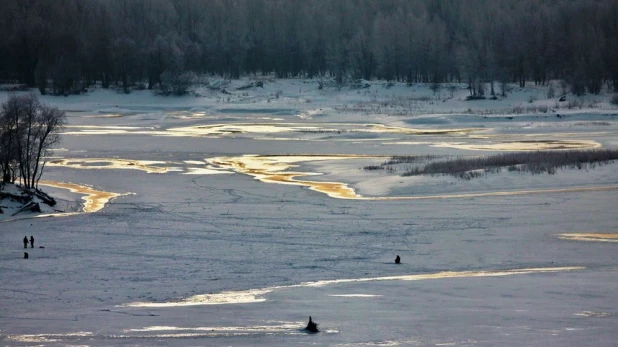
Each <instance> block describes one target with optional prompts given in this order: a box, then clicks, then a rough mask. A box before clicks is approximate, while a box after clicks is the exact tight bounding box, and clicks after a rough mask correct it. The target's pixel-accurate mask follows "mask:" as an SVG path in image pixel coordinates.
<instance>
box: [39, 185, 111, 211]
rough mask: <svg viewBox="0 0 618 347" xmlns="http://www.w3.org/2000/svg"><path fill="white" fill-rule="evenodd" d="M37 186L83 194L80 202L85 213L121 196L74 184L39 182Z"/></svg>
mask: <svg viewBox="0 0 618 347" xmlns="http://www.w3.org/2000/svg"><path fill="white" fill-rule="evenodd" d="M39 185H43V186H48V187H54V188H62V189H68V190H69V191H71V192H73V193H78V194H83V195H84V196H83V197H82V200H84V201H85V202H84V212H86V213H92V212H97V211H99V210H101V209H102V208H103V207H105V204H107V203H108V202H109V200H111V199H113V198H116V197H119V196H122V195H123V194H118V193H112V192H104V191H101V190H96V189H94V188H92V187H88V186H85V185H81V184H75V183H65V182H55V181H40V182H39Z"/></svg>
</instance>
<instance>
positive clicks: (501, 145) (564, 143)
mask: <svg viewBox="0 0 618 347" xmlns="http://www.w3.org/2000/svg"><path fill="white" fill-rule="evenodd" d="M432 146H433V147H442V148H457V149H466V150H475V151H542V150H570V149H594V148H601V147H603V146H602V145H601V144H600V143H598V142H596V141H592V140H538V141H535V140H531V141H499V142H493V143H456V142H438V143H435V144H433V145H432Z"/></svg>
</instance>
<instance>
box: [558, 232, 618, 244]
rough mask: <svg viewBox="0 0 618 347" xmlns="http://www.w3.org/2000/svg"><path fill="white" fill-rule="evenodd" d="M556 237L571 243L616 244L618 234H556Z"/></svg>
mask: <svg viewBox="0 0 618 347" xmlns="http://www.w3.org/2000/svg"><path fill="white" fill-rule="evenodd" d="M558 237H559V238H561V239H564V240H571V241H595V242H618V234H612V233H569V234H558Z"/></svg>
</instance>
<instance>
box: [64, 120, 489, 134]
mask: <svg viewBox="0 0 618 347" xmlns="http://www.w3.org/2000/svg"><path fill="white" fill-rule="evenodd" d="M66 128H67V130H66V131H65V132H63V134H64V135H151V136H180V137H196V136H210V137H212V136H225V135H231V134H232V135H233V134H276V133H303V132H304V133H312V132H315V133H333V134H334V133H337V134H342V133H343V134H345V133H377V134H382V133H388V134H402V135H466V134H470V133H475V132H480V131H486V130H487V129H485V128H454V129H416V128H407V127H397V126H387V125H383V124H372V123H369V124H355V123H283V122H282V123H221V124H208V125H194V126H187V127H176V128H169V129H166V130H157V129H155V128H152V127H127V126H96V125H73V126H67V127H66Z"/></svg>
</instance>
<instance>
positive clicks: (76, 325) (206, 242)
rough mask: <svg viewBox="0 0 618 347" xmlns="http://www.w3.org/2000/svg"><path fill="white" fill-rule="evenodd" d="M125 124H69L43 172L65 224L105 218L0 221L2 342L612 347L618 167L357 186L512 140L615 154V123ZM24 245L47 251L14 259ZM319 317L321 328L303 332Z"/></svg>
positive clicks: (342, 120)
mask: <svg viewBox="0 0 618 347" xmlns="http://www.w3.org/2000/svg"><path fill="white" fill-rule="evenodd" d="M127 110H128V111H127ZM129 111H131V110H130V107H129V106H125V113H124V114H122V115H121V116H117V115H115V114H114V113H111V112H108V111H106V112H69V113H68V116H69V125H70V127H68V128H67V134H65V135H64V136H63V143H62V149H61V150H58V151H55V152H54V158H53V159H52V161H51V162H50V165H49V166H48V167H47V169H46V172H45V175H44V179H45V181H46V182H43V184H44V187H43V188H44V190H45V191H47V192H49V193H51V194H52V195H54V196H56V197H58V198H60V199H63V200H64V201H66V203H65V205H63V206H66V207H67V211H66V212H76V210H77V209H76V207H77V204H78V203H77V202H79V201H81V204H82V209H83V208H86V210H89V211H96V212H93V213H78V214H73V215H70V216H65V217H57V218H54V217H47V218H25V219H17V220H13V221H5V222H2V223H0V230H1V232H0V344H2V345H10V346H20V345H24V346H26V345H49V346H56V345H57V346H65V345H80V346H82V345H88V346H108V345H143V346H153V345H176V346H185V345H204V346H210V345H231V346H246V345H268V346H292V345H334V346H498V345H500V346H584V345H594V346H613V345H615V341H617V340H618V331H617V330H616V329H615V328H616V326H618V316H617V314H618V309H617V307H618V258H617V255H618V253H617V252H616V247H617V246H618V244H617V243H616V242H615V241H616V240H617V239H616V233H617V226H618V219H617V218H616V212H615V207H616V205H617V203H618V199H617V195H616V194H617V191H616V188H617V185H618V174H617V173H616V172H617V171H616V168H617V166H616V165H615V164H612V165H606V166H603V167H600V168H598V169H595V170H590V171H586V172H584V171H578V170H575V172H564V173H559V174H557V175H535V176H533V175H525V174H511V173H503V174H501V175H498V176H499V177H496V178H489V177H488V178H479V179H477V180H474V181H461V180H457V179H454V178H446V177H433V178H424V179H420V178H415V177H400V176H399V175H397V174H391V175H389V174H387V173H375V172H368V171H366V170H362V167H363V166H365V165H369V164H379V163H380V162H383V161H385V158H387V157H390V156H392V155H428V154H432V155H478V154H483V153H490V152H491V151H493V150H495V149H496V148H491V147H487V145H489V144H494V145H495V144H496V143H504V142H505V141H506V142H508V144H509V146H515V147H517V146H531V144H536V145H538V146H540V147H545V146H551V145H552V144H551V143H550V141H549V140H556V139H558V140H561V141H570V142H569V144H570V145H572V146H574V147H577V148H594V147H601V146H611V145H613V144H614V142H613V141H614V139H615V135H616V130H617V129H618V126H614V125H612V126H602V127H601V128H602V129H596V128H591V127H590V126H587V127H581V128H577V127H569V128H568V129H566V130H568V131H566V130H565V128H555V129H554V128H551V129H548V127H539V128H534V127H530V128H526V127H524V126H523V125H527V124H529V123H531V122H534V121H535V120H532V121H531V120H529V119H526V120H522V121H521V122H520V123H516V124H520V125H521V127H519V128H518V127H513V122H512V121H511V122H509V123H508V124H509V127H506V126H504V125H503V124H502V123H501V122H502V121H505V120H497V121H493V122H489V121H487V122H489V123H483V122H484V120H482V119H481V118H480V117H479V119H470V117H461V118H460V119H462V120H459V119H458V118H457V117H456V116H452V117H446V118H445V117H442V116H441V117H437V118H435V119H433V120H434V121H435V124H432V121H431V120H429V121H428V120H424V121H423V122H424V123H422V124H421V128H423V129H425V131H424V132H421V133H419V132H418V126H416V127H415V126H414V125H406V124H398V125H397V126H395V125H392V124H391V125H389V126H388V127H385V126H376V124H377V123H379V121H380V119H371V120H370V122H366V123H365V122H363V123H358V122H351V121H350V119H349V117H350V116H341V115H339V116H337V115H336V114H335V113H332V114H325V115H322V116H321V117H320V118H319V119H317V118H316V119H309V120H303V121H302V122H301V121H299V119H298V117H294V116H290V115H294V114H297V113H299V112H300V111H299V110H294V109H289V110H288V109H286V110H283V111H285V112H283V111H282V110H281V109H274V108H273V109H272V110H271V111H269V110H268V109H267V108H265V109H261V110H260V112H259V113H256V112H255V110H254V112H252V111H251V110H241V111H242V112H237V113H234V112H231V111H224V112H215V111H212V112H210V113H209V114H211V115H212V117H211V118H209V116H208V115H206V116H203V115H200V114H197V115H196V114H195V113H191V112H186V111H183V112H181V111H182V110H175V109H172V110H164V111H165V112H161V110H154V111H153V110H151V111H149V112H144V111H143V110H140V109H135V110H132V112H129ZM237 111H238V110H237ZM290 117H293V119H289V120H288V118H290ZM574 117H575V116H574ZM445 119H447V120H448V121H445ZM437 120H440V122H442V123H444V125H439V124H438V123H437ZM299 122H300V124H299ZM505 122H506V121H505ZM436 124H438V125H436ZM544 124H545V123H544ZM436 129H438V130H441V131H437V132H435V130H436ZM512 129H517V130H512ZM428 130H434V131H428ZM522 134H524V135H525V139H526V141H525V143H520V144H517V143H516V140H518V139H521V138H522V137H523V136H524V135H522ZM564 145H565V144H564V143H558V146H564ZM466 146H471V147H466ZM483 146H485V147H483ZM472 147H474V148H472ZM471 149H475V150H473V151H472V150H471ZM253 155H261V156H262V157H255V156H253ZM82 197H85V199H86V200H81V199H82ZM419 197H420V198H419ZM88 199H89V200H88ZM108 200H109V201H108ZM563 234H565V235H566V236H565V235H563ZM570 234H598V235H597V236H596V237H595V236H594V235H593V236H592V237H591V238H582V237H578V236H573V237H569V235H570ZM23 235H28V236H30V235H34V236H35V238H36V240H37V246H39V245H40V246H44V247H45V248H36V249H31V250H29V253H30V259H28V260H23V259H21V255H22V254H23V249H21V248H20V244H21V241H20V240H21V238H22V237H23ZM396 255H400V256H401V258H402V264H399V265H396V264H394V259H395V256H396ZM309 316H312V317H313V319H314V320H315V321H316V322H317V323H319V324H320V325H319V327H320V329H321V332H320V333H318V334H308V333H306V332H304V331H303V330H302V328H303V327H304V326H305V325H306V323H307V320H308V317H309Z"/></svg>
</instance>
